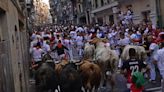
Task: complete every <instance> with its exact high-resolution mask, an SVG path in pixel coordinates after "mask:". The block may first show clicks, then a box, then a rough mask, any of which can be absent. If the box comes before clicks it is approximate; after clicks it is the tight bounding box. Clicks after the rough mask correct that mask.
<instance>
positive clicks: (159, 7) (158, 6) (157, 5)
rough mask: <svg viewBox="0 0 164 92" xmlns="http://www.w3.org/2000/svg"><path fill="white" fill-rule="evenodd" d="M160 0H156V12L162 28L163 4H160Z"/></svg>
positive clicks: (158, 22) (158, 23)
mask: <svg viewBox="0 0 164 92" xmlns="http://www.w3.org/2000/svg"><path fill="white" fill-rule="evenodd" d="M160 2H161V1H160V0H156V12H157V26H158V27H159V28H162V26H163V23H162V16H161V5H160Z"/></svg>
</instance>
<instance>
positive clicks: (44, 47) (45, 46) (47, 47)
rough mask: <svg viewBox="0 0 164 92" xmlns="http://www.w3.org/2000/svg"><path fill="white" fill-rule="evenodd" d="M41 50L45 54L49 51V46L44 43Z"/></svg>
mask: <svg viewBox="0 0 164 92" xmlns="http://www.w3.org/2000/svg"><path fill="white" fill-rule="evenodd" d="M42 49H43V51H44V53H45V54H46V53H47V52H49V51H50V45H48V44H46V43H44V44H43V46H42Z"/></svg>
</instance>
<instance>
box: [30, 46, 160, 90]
mask: <svg viewBox="0 0 164 92" xmlns="http://www.w3.org/2000/svg"><path fill="white" fill-rule="evenodd" d="M73 56H74V60H75V61H78V60H79V59H80V57H79V56H78V51H77V50H76V49H73ZM157 75H158V76H157V82H156V83H151V82H149V80H147V82H146V84H145V92H162V91H161V82H160V81H161V80H160V76H159V73H158V74H157ZM29 82H30V85H29V88H30V92H36V90H35V81H34V80H33V79H30V81H29ZM110 89H111V88H110V86H109V85H107V87H101V88H99V91H98V92H110V91H109V90H110Z"/></svg>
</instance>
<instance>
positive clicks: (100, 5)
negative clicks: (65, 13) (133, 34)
mask: <svg viewBox="0 0 164 92" xmlns="http://www.w3.org/2000/svg"><path fill="white" fill-rule="evenodd" d="M76 1H77V2H76V10H77V23H78V24H79V23H86V24H91V23H99V24H113V23H115V24H117V23H118V22H119V12H123V14H125V13H126V12H127V11H128V9H129V7H130V9H131V11H132V13H133V15H132V20H133V23H134V24H138V23H141V22H143V21H145V20H147V21H151V22H152V24H153V25H156V26H158V24H163V21H164V19H163V18H162V16H163V15H164V7H163V5H162V3H163V2H164V1H163V0H76ZM160 20H162V21H160ZM158 22H159V23H158Z"/></svg>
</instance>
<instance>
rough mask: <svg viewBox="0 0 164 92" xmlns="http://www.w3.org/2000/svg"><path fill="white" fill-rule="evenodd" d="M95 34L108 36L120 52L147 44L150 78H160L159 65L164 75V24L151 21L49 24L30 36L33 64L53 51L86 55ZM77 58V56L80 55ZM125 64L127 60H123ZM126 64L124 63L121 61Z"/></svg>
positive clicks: (71, 56) (57, 56)
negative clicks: (127, 46)
mask: <svg viewBox="0 0 164 92" xmlns="http://www.w3.org/2000/svg"><path fill="white" fill-rule="evenodd" d="M93 38H105V40H104V41H103V42H104V43H105V44H106V47H110V48H111V49H113V50H115V51H116V52H117V54H118V56H120V55H121V52H122V49H123V48H124V47H125V46H126V45H137V46H143V47H144V48H145V50H146V51H147V56H148V58H147V59H146V62H147V64H148V66H149V68H150V74H149V76H150V81H151V82H152V83H155V82H156V68H158V69H159V70H160V74H161V75H162V76H163V78H164V67H163V66H162V65H163V64H164V58H163V54H164V49H163V48H162V47H163V46H164V44H163V42H164V28H163V29H159V28H155V27H154V26H153V25H152V24H151V23H148V24H145V23H141V24H138V25H130V26H128V25H123V24H118V25H98V24H95V25H92V26H85V25H80V26H75V25H70V26H62V25H53V24H52V25H46V26H44V27H40V28H39V29H34V30H33V33H32V35H31V37H30V40H31V46H30V53H31V56H32V61H33V64H39V63H40V62H41V60H42V56H43V55H45V54H47V53H48V54H49V53H51V54H52V53H53V54H52V55H53V56H52V57H53V58H54V59H55V61H60V60H62V59H68V60H70V61H74V60H75V53H76V52H77V56H78V59H79V60H80V59H82V58H83V49H84V45H85V43H87V42H90V41H91V40H92V39H93ZM76 59H77V58H76ZM122 64H123V63H122ZM121 66H122V65H121ZM121 66H120V67H121Z"/></svg>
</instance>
